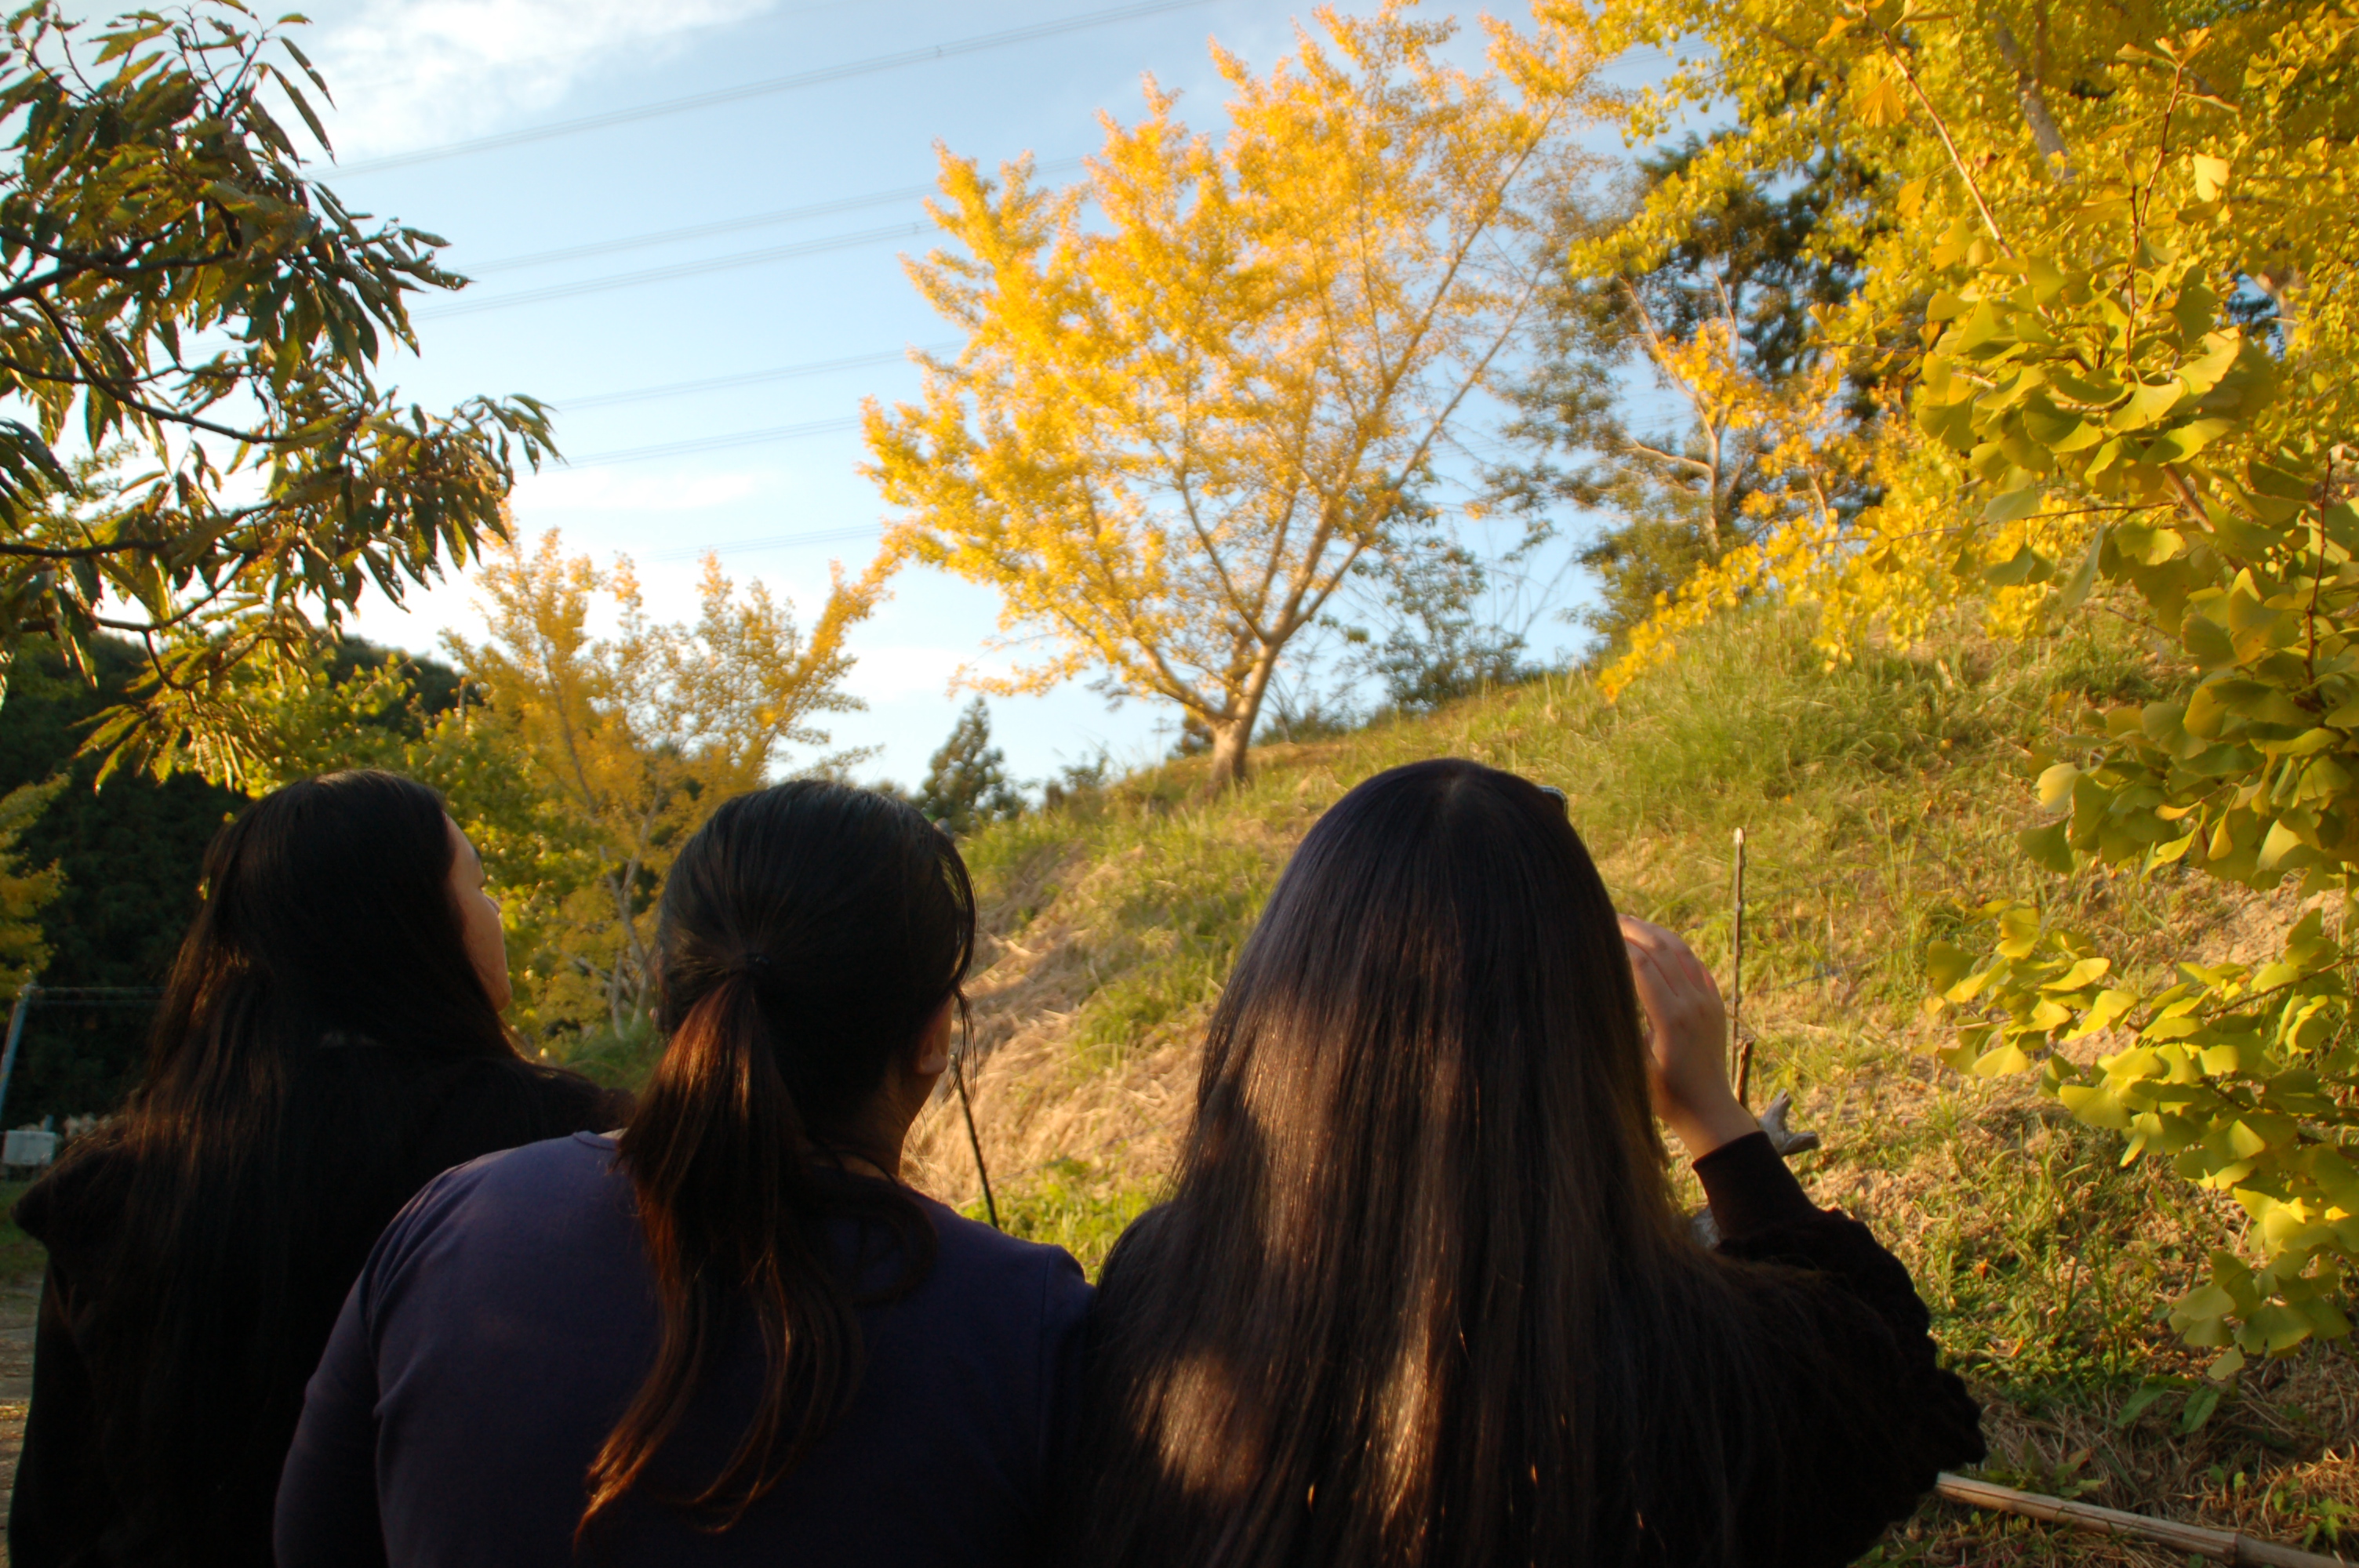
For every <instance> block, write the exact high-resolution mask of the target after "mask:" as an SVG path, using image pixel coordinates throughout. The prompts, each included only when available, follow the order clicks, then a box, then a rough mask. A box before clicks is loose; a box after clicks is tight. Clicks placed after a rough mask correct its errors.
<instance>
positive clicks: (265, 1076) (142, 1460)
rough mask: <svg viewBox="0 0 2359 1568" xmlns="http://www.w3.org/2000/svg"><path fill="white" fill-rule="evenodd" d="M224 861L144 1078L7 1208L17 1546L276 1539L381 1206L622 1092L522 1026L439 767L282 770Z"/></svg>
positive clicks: (174, 981)
mask: <svg viewBox="0 0 2359 1568" xmlns="http://www.w3.org/2000/svg"><path fill="white" fill-rule="evenodd" d="M204 876H205V887H204V902H203V903H202V906H201V908H200V909H199V911H198V914H197V917H196V921H195V923H194V925H191V926H190V930H189V934H188V935H187V937H186V939H185V940H184V941H183V942H182V943H181V945H180V951H179V958H178V960H177V961H176V962H175V964H174V965H173V968H172V973H171V978H170V980H169V983H168V985H167V987H166V989H165V994H164V999H163V1001H162V1003H161V1005H160V1008H159V1010H158V1014H157V1018H156V1024H155V1029H154V1032H153V1035H152V1040H151V1044H150V1047H149V1053H148V1059H147V1070H146V1073H145V1075H144V1076H143V1077H142V1078H141V1080H140V1082H139V1084H138V1086H137V1087H136V1088H135V1089H134V1090H133V1091H132V1093H131V1096H130V1098H129V1099H128V1101H127V1102H126V1103H125V1106H124V1108H123V1110H122V1113H121V1114H120V1115H119V1116H117V1117H115V1118H114V1119H112V1120H111V1121H109V1122H108V1123H107V1124H106V1125H105V1127H104V1128H103V1130H101V1131H99V1132H97V1133H95V1134H92V1136H90V1137H89V1138H86V1139H84V1140H83V1141H81V1142H80V1143H78V1144H76V1145H75V1146H74V1147H73V1148H72V1150H71V1152H69V1154H68V1155H67V1157H66V1159H65V1160H64V1161H62V1162H60V1164H59V1166H58V1168H57V1169H56V1170H54V1171H52V1172H51V1173H49V1175H48V1176H46V1177H44V1178H43V1179H42V1180H41V1181H40V1182H39V1183H38V1184H36V1185H35V1186H34V1187H33V1189H32V1190H31V1191H30V1192H28V1193H27V1194H26V1195H25V1196H24V1198H23V1200H22V1201H21V1202H20V1203H19V1204H18V1205H17V1206H16V1222H17V1223H18V1224H19V1225H21V1226H23V1227H24V1228H25V1229H26V1230H27V1232H29V1233H30V1234H32V1235H33V1236H35V1237H37V1238H39V1239H40V1241H41V1242H42V1243H43V1244H44V1245H45V1246H46V1247H47V1248H48V1249H49V1276H48V1279H47V1281H46V1282H45V1283H44V1285H43V1289H42V1296H41V1308H40V1320H39V1326H38V1330H37V1337H36V1340H35V1345H34V1357H33V1398H32V1405H31V1409H30V1411H29V1412H28V1414H27V1418H26V1422H25V1444H24V1451H23V1456H22V1458H21V1459H20V1460H19V1462H18V1464H17V1468H16V1494H15V1497H14V1498H13V1499H12V1500H11V1504H10V1509H9V1518H8V1542H9V1551H10V1556H11V1561H13V1562H14V1563H16V1565H17V1568H47V1565H49V1564H51V1563H74V1564H110V1563H137V1564H141V1565H143V1568H146V1565H153V1564H183V1563H185V1564H215V1563H222V1564H229V1563H235V1564H258V1563H268V1562H269V1561H270V1525H271V1510H272V1504H273V1500H274V1497H275V1494H276V1492H277V1484H278V1472H279V1466H280V1464H281V1462H282V1461H283V1460H284V1458H285V1457H286V1453H287V1445H288V1442H289V1440H290V1439H291V1438H292V1437H293V1435H294V1432H295V1422H296V1418H297V1416H298V1415H299V1413H300V1411H301V1409H302V1400H303V1386H304V1382H305V1380H306V1379H309V1378H310V1375H311V1369H312V1368H313V1366H314V1365H315V1364H316V1363H317V1361H318V1360H319V1357H320V1350H321V1346H323V1345H325V1344H326V1343H327V1338H328V1331H329V1329H330V1328H331V1327H332V1325H334V1323H335V1318H336V1313H337V1310H338V1308H339V1307H340V1306H341V1305H342V1302H343V1298H344V1293H345V1292H346V1291H347V1289H348V1288H349V1287H350V1286H351V1284H352V1281H353V1276H354V1275H356V1274H357V1273H359V1271H360V1267H361V1264H362V1262H363V1260H364V1259H365V1258H366V1257H367V1255H368V1250H369V1248H370V1246H371V1245H372V1244H373V1243H374V1242H375V1239H376V1237H377V1233H378V1232H379V1231H380V1230H382V1229H383V1228H384V1227H385V1225H386V1221H387V1220H389V1219H391V1218H392V1217H393V1216H394V1215H395V1213H396V1212H397V1211H398V1210H399V1209H400V1207H401V1206H402V1205H403V1204H405V1203H407V1202H408V1200H409V1197H410V1195H412V1194H413V1193H415V1192H416V1191H417V1190H418V1189H419V1187H420V1186H423V1185H424V1184H426V1182H427V1181H428V1179H429V1178H430V1177H432V1176H433V1175H435V1174H436V1173H439V1172H440V1171H442V1170H445V1169H447V1168H448V1167H450V1166H451V1165H455V1164H459V1163H461V1162H464V1161H468V1160H472V1159H473V1158H475V1157H476V1156H477V1155H480V1154H484V1153H486V1152H490V1151H492V1150H495V1149H504V1148H508V1147H511V1146H513V1145H515V1144H518V1143H527V1142H532V1141H537V1140H539V1139H543V1138H549V1137H553V1136H558V1135H560V1134H563V1133H567V1132H571V1131H573V1130H577V1129H581V1128H586V1127H596V1126H601V1125H603V1126H613V1125H614V1123H615V1121H617V1120H619V1119H620V1118H621V1116H622V1115H623V1114H624V1112H625V1110H626V1108H627V1101H625V1100H621V1099H619V1098H616V1097H612V1096H609V1095H608V1094H606V1093H605V1092H604V1091H603V1090H601V1089H599V1088H598V1087H596V1086H595V1085H593V1084H591V1083H590V1082H588V1081H587V1080H585V1079H582V1078H579V1077H576V1076H572V1075H571V1074H567V1073H560V1072H557V1071H554V1070H552V1069H549V1068H547V1067H542V1066H538V1065H533V1064H530V1063H527V1062H526V1061H525V1060H523V1059H522V1058H521V1057H520V1056H518V1054H516V1048H515V1046H514V1044H512V1043H511V1041H510V1040H509V1037H508V1034H507V1032H506V1028H505V1027H504V1026H503V1025H502V1023H501V1022H500V1011H501V1009H502V1008H504V1007H506V1004H507V1001H508V975H507V963H506V948H505V946H504V943H503V941H502V937H501V932H500V917H499V907H498V905H497V904H495V903H493V902H492V901H491V899H490V898H489V897H488V896H487V895H486V894H485V892H484V874H483V867H482V864H481V862H480V861H479V860H477V859H476V855H475V851H474V849H473V847H472V846H471V845H470V844H469V843H468V841H467V839H466V837H465V835H463V834H462V833H461V832H460V830H459V828H458V827H457V825H456V824H455V823H453V822H452V821H451V818H450V816H448V815H447V814H446V813H445V812H444V810H443V808H442V803H441V800H440V797H439V796H437V795H435V794H434V792H433V791H432V790H429V789H428V788H427V787H426V786H424V785H423V784H417V783H415V782H413V781H411V780H408V779H405V778H399V777H397V776H395V775H393V774H390V773H369V772H358V773H332V774H329V775H326V776H324V777H321V778H314V779H306V780H303V781H301V782H299V783H297V784H288V785H287V786H286V787H285V788H283V789H280V790H277V791H276V792H274V793H273V794H271V795H268V796H266V797H265V798H264V799H262V800H260V801H258V802H256V803H255V805H253V806H250V807H248V808H247V809H246V810H245V812H244V813H243V814H242V815H241V816H238V818H237V819H236V820H235V821H234V822H233V823H231V824H230V825H229V826H228V827H224V828H223V830H222V832H221V834H220V835H219V837H217V838H215V839H214V841H213V844H212V848H211V849H210V850H209V851H208V852H207V855H206V858H205V868H204Z"/></svg>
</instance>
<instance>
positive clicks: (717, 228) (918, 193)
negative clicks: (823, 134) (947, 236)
mask: <svg viewBox="0 0 2359 1568" xmlns="http://www.w3.org/2000/svg"><path fill="white" fill-rule="evenodd" d="M1081 167H1082V159H1080V158H1078V157H1069V158H1060V159H1058V160H1057V161H1056V162H1055V163H1044V164H1040V165H1038V166H1036V167H1035V168H1034V169H1033V172H1034V173H1035V174H1063V173H1066V172H1069V171H1070V170H1072V169H1076V168H1081ZM940 189H941V187H940V186H939V185H935V184H932V183H928V184H925V185H904V186H902V187H900V188H899V189H894V190H875V191H871V192H870V193H869V194H867V195H865V196H846V197H843V198H842V199H841V200H835V201H821V202H815V203H813V204H812V205H810V206H808V207H786V208H781V209H780V210H778V211H776V212H756V213H755V214H754V215H753V216H751V217H747V218H724V219H722V220H720V221H718V222H711V223H691V224H689V225H688V226H686V227H684V228H679V229H658V230H656V231H654V232H649V233H645V234H633V235H630V236H629V237H627V238H625V239H619V240H594V241H592V242H590V243H586V244H580V245H567V246H564V247H562V248H561V249H558V250H553V251H534V252H531V253H530V254H526V255H520V256H501V257H499V258H497V259H496V260H494V261H487V262H475V263H473V264H472V265H462V267H461V270H462V271H464V272H465V273H466V274H467V275H468V276H470V277H479V276H483V275H484V273H487V272H508V271H512V270H514V269H516V268H517V267H527V266H547V265H550V264H551V263H554V262H566V261H578V260H580V259H582V257H584V256H601V255H607V254H612V253H614V252H615V251H630V250H637V249H639V248H641V247H642V246H646V245H661V244H669V243H671V242H672V241H674V240H701V239H703V238H705V237H707V236H708V235H712V234H732V233H735V232H738V231H740V230H743V229H766V228H768V227H770V226H771V225H772V224H776V223H794V222H800V221H801V220H803V219H805V218H823V217H826V216H827V215H828V214H829V213H831V212H852V211H858V210H859V209H860V208H863V207H884V206H888V205H890V204H892V203H893V202H897V201H914V200H918V199H919V198H920V197H925V196H932V195H935V194H937V193H938V192H939V191H940Z"/></svg>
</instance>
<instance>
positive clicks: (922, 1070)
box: [909, 996, 959, 1078]
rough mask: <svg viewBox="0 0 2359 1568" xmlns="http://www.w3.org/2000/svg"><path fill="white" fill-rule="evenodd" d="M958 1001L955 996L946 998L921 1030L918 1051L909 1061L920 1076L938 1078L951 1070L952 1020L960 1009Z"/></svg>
mask: <svg viewBox="0 0 2359 1568" xmlns="http://www.w3.org/2000/svg"><path fill="white" fill-rule="evenodd" d="M958 1003H959V999H958V998H957V997H955V996H952V997H950V998H949V999H947V1000H944V1001H943V1003H942V1005H941V1006H940V1008H938V1009H936V1010H935V1012H934V1015H933V1017H931V1018H929V1019H928V1020H927V1021H926V1026H925V1028H924V1029H923V1030H921V1031H919V1034H918V1048H917V1052H916V1054H914V1056H913V1057H912V1058H911V1060H910V1063H909V1065H910V1066H911V1068H912V1069H913V1070H915V1071H916V1072H917V1074H918V1075H919V1076H920V1077H924V1078H938V1077H940V1076H941V1075H942V1074H944V1073H946V1072H948V1071H949V1070H950V1065H951V1017H952V1015H953V1014H955V1013H956V1012H957V1011H958Z"/></svg>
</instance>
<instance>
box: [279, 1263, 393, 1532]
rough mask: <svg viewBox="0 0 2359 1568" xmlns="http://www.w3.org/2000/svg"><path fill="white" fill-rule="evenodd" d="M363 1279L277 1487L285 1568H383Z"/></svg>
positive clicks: (307, 1396)
mask: <svg viewBox="0 0 2359 1568" xmlns="http://www.w3.org/2000/svg"><path fill="white" fill-rule="evenodd" d="M369 1283H370V1281H369V1277H368V1275H366V1274H363V1275H362V1276H361V1279H360V1281H359V1282H358V1283H357V1284H355V1285H354V1286H353V1292H352V1294H351V1295H349V1296H347V1297H345V1298H344V1310H343V1312H342V1314H341V1315H340V1316H338V1318H337V1319H336V1327H335V1332H334V1333H332V1334H331V1335H330V1336H328V1349H327V1353H326V1354H325V1355H323V1356H321V1357H320V1367H319V1370H317V1371H316V1372H314V1373H312V1374H311V1383H310V1388H309V1389H308V1390H305V1392H304V1395H303V1418H302V1421H301V1422H299V1424H298V1425H297V1426H296V1429H295V1441H294V1444H292V1445H291V1446H290V1447H289V1448H288V1451H287V1468H286V1469H285V1471H284V1472H282V1473H281V1475H280V1476H279V1481H278V1508H277V1523H276V1525H275V1527H274V1529H273V1530H272V1540H273V1548H274V1552H275V1555H276V1557H277V1562H278V1563H279V1564H281V1568H302V1565H303V1564H306V1563H321V1564H332V1565H335V1568H343V1565H345V1564H353V1565H360V1564H367V1563H383V1562H384V1561H385V1560H386V1556H385V1530H384V1528H383V1525H382V1522H381V1521H380V1519H378V1516H377V1499H376V1435H377V1433H376V1401H377V1382H376V1353H375V1348H374V1347H373V1346H372V1345H371V1343H370V1340H371V1336H370V1333H369V1325H368V1306H367V1303H366V1301H365V1300H364V1297H365V1295H366V1294H367V1292H368V1288H369Z"/></svg>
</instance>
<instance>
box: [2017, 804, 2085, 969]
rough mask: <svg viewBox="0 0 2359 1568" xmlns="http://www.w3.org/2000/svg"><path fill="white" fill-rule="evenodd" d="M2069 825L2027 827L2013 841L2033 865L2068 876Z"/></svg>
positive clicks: (2069, 866)
mask: <svg viewBox="0 0 2359 1568" xmlns="http://www.w3.org/2000/svg"><path fill="white" fill-rule="evenodd" d="M2071 826H2072V825H2071V823H2070V822H2051V823H2049V824H2048V826H2046V827H2027V828H2025V829H2024V830H2023V831H2022V832H2020V833H2018V834H2017V835H2016V836H2015V841H2016V843H2017V845H2018V846H2020V847H2021V848H2022V850H2023V852H2024V854H2026V855H2027V856H2028V857H2029V858H2030V860H2031V863H2032V864H2033V865H2036V866H2038V867H2040V868H2041V869H2042V870H2044V871H2054V872H2055V873H2056V874H2057V875H2058V876H2060V877H2069V876H2071V874H2072V871H2073V860H2072V845H2071V838H2070V836H2069V835H2070V831H2071ZM2011 956H2013V955H2011Z"/></svg>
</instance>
